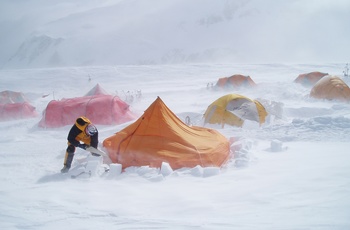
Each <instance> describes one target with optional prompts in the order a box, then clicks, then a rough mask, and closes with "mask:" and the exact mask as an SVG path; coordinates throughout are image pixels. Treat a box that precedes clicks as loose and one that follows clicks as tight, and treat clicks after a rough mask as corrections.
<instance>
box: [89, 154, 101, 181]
mask: <svg viewBox="0 0 350 230" xmlns="http://www.w3.org/2000/svg"><path fill="white" fill-rule="evenodd" d="M102 163H103V158H102V157H101V156H100V157H95V156H92V157H89V159H88V162H87V164H86V167H85V172H87V173H90V175H91V176H97V175H98V169H99V167H100V166H101V165H102Z"/></svg>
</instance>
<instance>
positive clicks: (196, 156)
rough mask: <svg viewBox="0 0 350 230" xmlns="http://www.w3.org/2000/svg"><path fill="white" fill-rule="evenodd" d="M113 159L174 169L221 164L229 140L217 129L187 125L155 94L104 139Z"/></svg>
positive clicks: (125, 165) (128, 165)
mask: <svg viewBox="0 0 350 230" xmlns="http://www.w3.org/2000/svg"><path fill="white" fill-rule="evenodd" d="M103 146H104V147H105V148H106V149H107V151H108V154H109V157H110V159H111V160H112V162H114V163H120V164H122V166H123V168H127V167H130V166H150V167H156V168H159V167H160V166H161V164H162V162H167V163H169V165H170V166H171V167H172V168H173V169H179V168H183V167H195V166H197V165H200V166H202V167H209V166H217V167H220V166H222V165H223V164H224V163H225V162H226V161H227V160H228V158H229V154H230V147H229V141H228V139H227V138H225V137H224V136H223V135H221V134H220V133H219V132H218V131H216V130H212V129H207V128H203V127H196V126H192V127H190V126H187V125H186V124H184V123H183V122H182V121H181V120H180V119H179V118H178V117H176V115H175V114H174V113H173V112H172V111H171V110H170V109H169V108H168V107H167V106H166V105H165V104H164V102H163V101H162V100H161V99H160V98H159V97H158V98H157V99H156V100H155V101H154V102H153V103H152V104H151V105H150V106H149V107H148V109H147V110H146V111H145V112H144V114H143V115H142V116H141V117H140V118H139V119H138V120H136V121H135V122H134V123H133V124H131V125H129V126H127V127H126V128H124V129H123V130H121V131H119V132H117V133H116V134H114V135H113V136H111V137H108V138H107V139H105V140H104V141H103Z"/></svg>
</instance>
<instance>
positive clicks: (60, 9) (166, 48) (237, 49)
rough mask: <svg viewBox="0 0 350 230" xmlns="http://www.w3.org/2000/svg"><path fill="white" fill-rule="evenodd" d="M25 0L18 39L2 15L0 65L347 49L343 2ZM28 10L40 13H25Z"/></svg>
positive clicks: (316, 57) (311, 56)
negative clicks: (50, 1)
mask: <svg viewBox="0 0 350 230" xmlns="http://www.w3.org/2000/svg"><path fill="white" fill-rule="evenodd" d="M30 2H31V3H32V4H27V5H26V6H27V7H28V12H26V13H22V14H23V17H22V18H21V19H17V20H15V21H13V22H12V23H11V27H13V30H14V31H16V30H17V29H16V28H18V29H21V27H24V25H26V26H25V28H26V29H25V30H23V29H21V34H19V35H20V36H19V37H18V38H17V36H18V35H16V34H14V33H13V32H11V31H9V28H8V23H6V21H3V22H2V24H0V25H3V28H4V29H5V28H7V30H5V37H4V38H3V39H2V41H3V45H2V46H3V47H4V50H6V52H5V54H6V55H7V57H5V56H4V55H5V54H4V55H3V57H2V60H3V61H2V62H3V64H2V67H6V68H12V67H22V68H23V67H25V68H26V67H45V66H46V67H55V66H56V67H57V66H67V65H68V66H81V65H84V66H86V65H111V64H171V63H203V62H206V63H208V62H211V63H213V62H241V63H242V62H250V63H252V62H255V63H271V62H278V63H281V62H294V63H311V62H319V61H321V62H323V63H325V62H333V63H337V62H338V63H340V62H346V60H344V58H345V57H346V53H348V50H347V49H348V48H347V45H346V44H347V40H348V38H349V31H347V30H346V29H344V28H345V27H344V26H345V25H346V19H348V18H349V16H348V14H346V9H348V8H349V7H350V6H349V4H348V3H346V2H343V1H335V2H333V1H332V4H331V3H330V1H329V2H328V1H325V3H324V4H321V3H317V2H312V1H311V2H308V3H304V5H301V3H300V2H298V1H288V2H283V1H281V2H276V1H271V2H265V3H261V2H260V1H256V0H252V1H243V0H242V1H241V0H240V1H226V0H219V1H215V2H213V1H210V0H204V1H200V0H192V1H184V0H181V1H178V0H176V1H175V0H167V1H160V0H152V1H148V2H146V1H142V0H132V1H130V0H128V1H121V0H115V1H98V2H97V1H84V3H83V2H81V1H75V2H74V3H73V2H70V1H63V2H62V1H58V2H54V3H51V4H49V3H44V2H42V1H34V0H33V1H30ZM39 3H42V4H43V6H38V5H39ZM269 3H270V4H269ZM18 4H24V3H18ZM8 5H9V3H7V4H5V3H3V6H4V7H5V9H6V6H8ZM14 5H15V4H14V3H12V5H10V6H14ZM36 6H38V7H36ZM17 14H19V13H17ZM34 14H35V15H39V17H38V19H36V20H29V19H32V18H33V16H34ZM6 16H7V15H6V14H5V16H3V17H4V18H5V19H7V18H6ZM7 17H10V16H7ZM5 19H3V20H5ZM24 19H28V20H24ZM276 19H277V20H276ZM27 21H28V22H27ZM25 23H26V24H25ZM27 24H29V25H27ZM0 29H1V28H0ZM8 32H10V33H8ZM14 36H16V39H15V41H16V43H17V47H16V48H14V42H15V41H12V45H11V47H6V45H5V44H8V43H10V42H11V40H13V39H12V37H14ZM20 38H21V39H22V40H21V41H19V39H20ZM331 44H333V45H331ZM10 48H11V50H10Z"/></svg>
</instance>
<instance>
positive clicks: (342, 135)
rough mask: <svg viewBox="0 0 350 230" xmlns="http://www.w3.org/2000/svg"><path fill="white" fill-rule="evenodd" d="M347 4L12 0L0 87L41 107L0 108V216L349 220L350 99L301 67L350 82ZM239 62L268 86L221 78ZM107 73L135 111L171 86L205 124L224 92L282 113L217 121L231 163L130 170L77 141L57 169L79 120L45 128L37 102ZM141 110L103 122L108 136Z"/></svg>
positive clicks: (16, 225) (302, 224)
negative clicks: (8, 111) (15, 113)
mask: <svg viewBox="0 0 350 230" xmlns="http://www.w3.org/2000/svg"><path fill="white" fill-rule="evenodd" d="M199 6H200V7H199ZM349 8H350V1H348V0H322V1H319V0H317V1H316V0H314V1H313V0H310V1H298V0H290V1H276V0H265V1H259V0H250V1H246V0H236V1H227V0H216V1H215V3H214V1H212V0H191V1H187V0H166V1H165V0H153V1H144V0H133V1H130V0H99V1H96V0H76V1H70V0H59V1H46V0H26V1H14V0H2V1H1V3H0V32H1V36H0V50H1V52H0V91H4V90H11V91H16V92H23V93H24V95H25V96H26V98H28V99H29V101H30V103H31V104H32V105H33V106H35V108H36V111H37V112H38V114H39V116H38V117H35V118H30V119H23V120H10V121H0V131H1V133H2V135H1V136H0V143H1V151H0V159H1V160H0V184H1V186H0V229H27V230H41V229H42V230H47V229H50V230H51V229H52V230H55V229H59V230H61V229H62V228H64V229H230V230H231V229H239V230H260V229H261V230H265V229H269V230H306V229H312V230H314V229H315V230H329V229H332V230H348V229H350V218H349V213H350V199H349V194H350V181H349V178H350V154H349V149H350V142H349V137H350V105H349V104H348V103H343V102H337V101H324V100H316V99H313V98H310V97H309V93H310V88H309V87H303V86H301V85H299V84H296V83H293V81H294V80H295V78H296V77H297V76H298V75H299V74H302V73H308V72H312V71H319V72H324V73H329V74H330V75H336V76H339V77H341V78H342V79H343V80H344V81H345V82H346V83H347V84H348V85H349V83H350V79H349V78H345V77H343V71H344V66H345V65H346V63H348V62H349V60H348V58H349V53H350V46H349V45H348V42H349V39H350V33H349V30H347V29H346V28H348V22H349V21H350V14H349ZM344 28H345V29H344ZM233 74H242V75H247V76H248V75H249V76H250V77H251V78H252V79H253V80H254V81H255V82H256V83H257V84H258V86H257V87H256V88H254V89H249V88H241V89H237V90H231V91H223V90H214V89H213V88H211V85H213V84H214V85H215V83H216V81H217V80H218V79H219V78H221V77H229V76H231V75H233ZM97 84H99V85H100V86H101V87H102V88H103V89H104V90H105V92H108V93H109V94H113V95H118V96H119V97H120V98H121V99H122V100H125V101H126V102H128V103H129V104H130V110H131V111H132V112H134V113H135V114H138V115H141V114H142V113H143V111H145V110H146V109H147V108H148V106H149V105H150V104H151V103H152V102H153V101H154V100H156V98H157V97H158V96H159V97H160V98H161V99H162V100H163V101H164V103H165V104H166V105H167V106H168V107H169V108H170V110H172V111H173V112H174V113H175V114H176V115H177V116H178V117H179V118H180V119H181V120H183V121H187V122H189V123H190V124H191V125H198V126H203V120H202V116H203V113H204V112H205V110H206V109H207V107H208V105H210V104H211V103H212V102H213V101H215V100H216V99H217V98H219V97H221V96H224V95H225V94H228V93H238V94H242V95H244V96H246V97H249V98H252V99H257V100H259V101H261V102H262V103H264V105H265V106H266V108H267V109H268V112H269V114H270V115H269V117H268V118H267V122H266V123H265V124H264V125H262V126H261V127H260V126H259V125H258V124H257V123H255V122H253V121H251V122H249V121H247V122H245V124H244V126H243V127H242V128H236V127H230V126H225V127H224V128H222V127H221V126H217V125H206V127H208V128H213V129H216V130H218V131H219V132H220V133H221V134H223V135H224V136H225V137H227V138H228V139H229V140H230V143H232V144H231V150H232V152H234V158H231V159H230V160H229V162H227V164H226V165H224V167H222V168H216V167H207V168H203V167H200V166H197V167H194V168H183V169H179V170H173V169H172V168H171V167H170V165H169V164H167V163H166V162H164V163H163V164H162V167H161V168H150V167H148V166H143V167H129V168H127V169H125V170H124V171H122V166H121V165H120V164H112V163H111V162H109V161H108V159H107V158H103V157H95V156H91V155H90V154H89V153H88V152H86V151H83V150H81V149H78V150H77V151H76V154H75V157H74V161H73V167H72V169H71V171H70V173H68V174H61V173H60V169H61V168H62V167H63V159H64V155H65V149H66V143H67V140H66V138H67V134H68V131H69V129H70V126H65V127H61V128H57V129H43V128H39V127H38V122H39V121H40V119H41V114H42V112H43V111H44V110H45V108H46V106H47V104H48V103H49V102H50V101H51V100H53V99H55V100H60V99H63V98H72V97H81V96H83V95H86V94H87V93H88V92H89V91H90V90H91V89H92V88H93V87H95V86H96V85H97ZM130 123H131V122H128V123H124V124H120V125H105V126H102V125H97V128H98V130H99V139H100V145H99V148H101V149H102V145H101V143H102V141H103V140H104V139H105V138H107V137H110V136H111V135H113V134H114V133H115V132H118V131H119V130H121V129H122V128H124V127H126V126H127V125H128V124H130ZM108 168H109V171H108V172H106V170H105V169H108ZM81 172H82V174H81V175H79V176H78V177H77V178H75V179H72V178H71V175H77V174H79V173H81Z"/></svg>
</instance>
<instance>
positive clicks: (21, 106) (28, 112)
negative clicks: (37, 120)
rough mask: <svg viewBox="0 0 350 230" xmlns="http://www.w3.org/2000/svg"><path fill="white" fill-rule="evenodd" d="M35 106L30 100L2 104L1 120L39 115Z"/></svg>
mask: <svg viewBox="0 0 350 230" xmlns="http://www.w3.org/2000/svg"><path fill="white" fill-rule="evenodd" d="M37 116H38V114H37V112H36V111H35V107H33V106H32V105H30V104H29V103H28V102H22V103H7V104H0V121H8V120H19V119H26V118H33V117H37Z"/></svg>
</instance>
